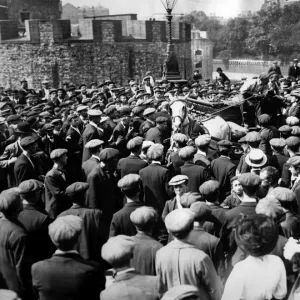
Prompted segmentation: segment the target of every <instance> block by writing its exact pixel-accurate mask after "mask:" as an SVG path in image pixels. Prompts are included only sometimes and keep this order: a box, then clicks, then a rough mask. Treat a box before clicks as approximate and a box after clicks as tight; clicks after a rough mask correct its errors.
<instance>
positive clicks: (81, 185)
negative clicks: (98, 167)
mask: <svg viewBox="0 0 300 300" xmlns="http://www.w3.org/2000/svg"><path fill="white" fill-rule="evenodd" d="M88 188H89V184H88V183H86V182H74V183H72V184H71V185H69V186H68V187H67V188H66V194H67V195H73V194H76V193H82V192H85V191H87V190H88Z"/></svg>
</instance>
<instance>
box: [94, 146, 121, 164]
mask: <svg viewBox="0 0 300 300" xmlns="http://www.w3.org/2000/svg"><path fill="white" fill-rule="evenodd" d="M119 154H120V151H119V150H117V149H114V148H105V149H103V150H102V151H101V152H100V155H99V158H100V160H101V161H104V162H106V161H108V160H110V159H113V158H116V157H117V156H118V155H119Z"/></svg>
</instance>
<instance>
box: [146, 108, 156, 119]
mask: <svg viewBox="0 0 300 300" xmlns="http://www.w3.org/2000/svg"><path fill="white" fill-rule="evenodd" d="M155 112H156V109H155V108H153V107H148V108H146V109H145V111H144V113H143V116H144V117H145V116H148V115H150V114H153V113H155Z"/></svg>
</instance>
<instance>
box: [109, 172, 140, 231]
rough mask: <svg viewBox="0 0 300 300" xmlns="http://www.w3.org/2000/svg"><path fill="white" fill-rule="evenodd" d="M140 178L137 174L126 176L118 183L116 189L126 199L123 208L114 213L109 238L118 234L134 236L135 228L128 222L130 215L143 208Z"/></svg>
mask: <svg viewBox="0 0 300 300" xmlns="http://www.w3.org/2000/svg"><path fill="white" fill-rule="evenodd" d="M141 184H142V183H141V177H140V175H137V174H128V175H126V176H124V177H123V178H122V179H120V180H119V182H118V188H119V189H120V190H121V191H122V193H123V194H124V195H125V198H126V204H125V205H124V207H123V208H122V209H121V210H119V211H117V212H116V213H114V215H113V217H112V221H111V224H110V230H109V237H113V236H116V235H119V234H124V235H128V236H133V235H135V234H136V229H135V226H134V225H133V224H132V222H131V221H130V214H131V213H132V212H133V211H134V210H136V209H137V208H139V207H141V206H143V204H142V203H141V202H140V192H141Z"/></svg>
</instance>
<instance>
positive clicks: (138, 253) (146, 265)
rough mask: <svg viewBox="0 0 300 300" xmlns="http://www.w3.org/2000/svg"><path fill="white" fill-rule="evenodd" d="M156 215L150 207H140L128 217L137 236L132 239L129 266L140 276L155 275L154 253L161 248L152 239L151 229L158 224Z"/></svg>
mask: <svg viewBox="0 0 300 300" xmlns="http://www.w3.org/2000/svg"><path fill="white" fill-rule="evenodd" d="M158 218H159V216H158V214H157V212H156V211H155V209H154V208H152V207H147V206H142V207H140V208H137V209H136V210H135V211H134V212H132V213H131V215H130V220H131V222H132V223H133V224H134V226H135V228H136V231H137V234H136V235H135V236H133V237H132V240H133V241H134V244H135V246H134V252H133V258H132V260H131V265H132V266H133V267H134V268H135V270H137V271H138V272H139V273H141V274H142V275H153V276H155V275H156V270H155V257H156V252H157V251H158V250H159V249H160V248H162V247H163V245H162V244H161V243H159V242H158V241H157V240H155V239H154V238H153V229H154V227H155V225H156V223H157V222H158Z"/></svg>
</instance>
